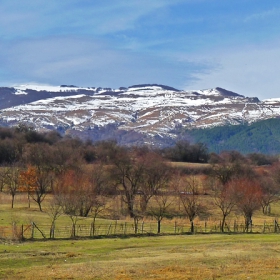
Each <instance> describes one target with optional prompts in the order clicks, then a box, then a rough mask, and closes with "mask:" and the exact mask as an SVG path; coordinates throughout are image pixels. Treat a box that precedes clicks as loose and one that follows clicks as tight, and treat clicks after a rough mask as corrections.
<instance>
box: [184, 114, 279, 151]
mask: <svg viewBox="0 0 280 280" xmlns="http://www.w3.org/2000/svg"><path fill="white" fill-rule="evenodd" d="M186 133H187V134H188V135H189V136H190V138H191V139H192V142H194V143H204V144H205V145H206V146H207V147H208V150H209V152H215V153H220V152H222V151H231V150H235V151H238V152H240V153H242V154H249V153H262V154H279V153H280V119H278V118H276V119H269V120H265V121H260V122H256V123H253V124H251V125H248V124H244V125H228V126H222V127H214V128H205V129H194V130H188V131H186Z"/></svg>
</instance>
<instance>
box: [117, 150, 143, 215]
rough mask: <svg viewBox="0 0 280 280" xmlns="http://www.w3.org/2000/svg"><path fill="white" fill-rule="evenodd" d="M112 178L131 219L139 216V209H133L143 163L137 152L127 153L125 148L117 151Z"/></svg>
mask: <svg viewBox="0 0 280 280" xmlns="http://www.w3.org/2000/svg"><path fill="white" fill-rule="evenodd" d="M113 164H114V165H113V168H112V172H111V174H112V178H113V180H114V182H115V184H116V186H119V187H120V193H121V194H122V198H123V201H124V203H125V204H126V206H127V211H128V213H129V215H130V217H131V218H135V219H136V218H137V216H139V209H138V210H137V209H135V198H136V195H137V194H139V191H140V188H141V184H142V181H143V173H144V167H145V164H146V163H145V161H144V160H143V158H142V157H141V155H139V154H138V153H137V151H131V152H129V151H128V150H127V149H125V148H121V149H119V150H118V152H117V154H116V155H115V158H114V161H113Z"/></svg>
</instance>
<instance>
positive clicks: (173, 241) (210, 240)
mask: <svg viewBox="0 0 280 280" xmlns="http://www.w3.org/2000/svg"><path fill="white" fill-rule="evenodd" d="M279 253H280V244H279V235H277V234H267V235H260V234H242V235H219V234H214V235H184V236H159V237H134V238H125V239H121V238H118V239H94V240H64V241H61V240H56V241H49V240H48V241H45V242H42V241H39V242H24V243H2V244H0V255H1V256H0V257H1V262H0V278H1V279H140V280H141V279H143V280H144V279H238V280H240V279H279V277H280V254H279Z"/></svg>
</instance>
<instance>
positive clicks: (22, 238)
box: [21, 225, 24, 241]
mask: <svg viewBox="0 0 280 280" xmlns="http://www.w3.org/2000/svg"><path fill="white" fill-rule="evenodd" d="M23 240H24V236H23V225H21V241H23Z"/></svg>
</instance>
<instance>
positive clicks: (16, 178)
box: [4, 165, 21, 208]
mask: <svg viewBox="0 0 280 280" xmlns="http://www.w3.org/2000/svg"><path fill="white" fill-rule="evenodd" d="M20 172H21V170H20V168H19V167H17V166H15V165H14V166H11V167H9V168H7V169H6V171H5V179H4V181H5V183H6V186H7V188H8V190H9V193H10V195H11V196H12V208H14V200H15V195H16V193H17V191H18V189H19V187H20Z"/></svg>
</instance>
